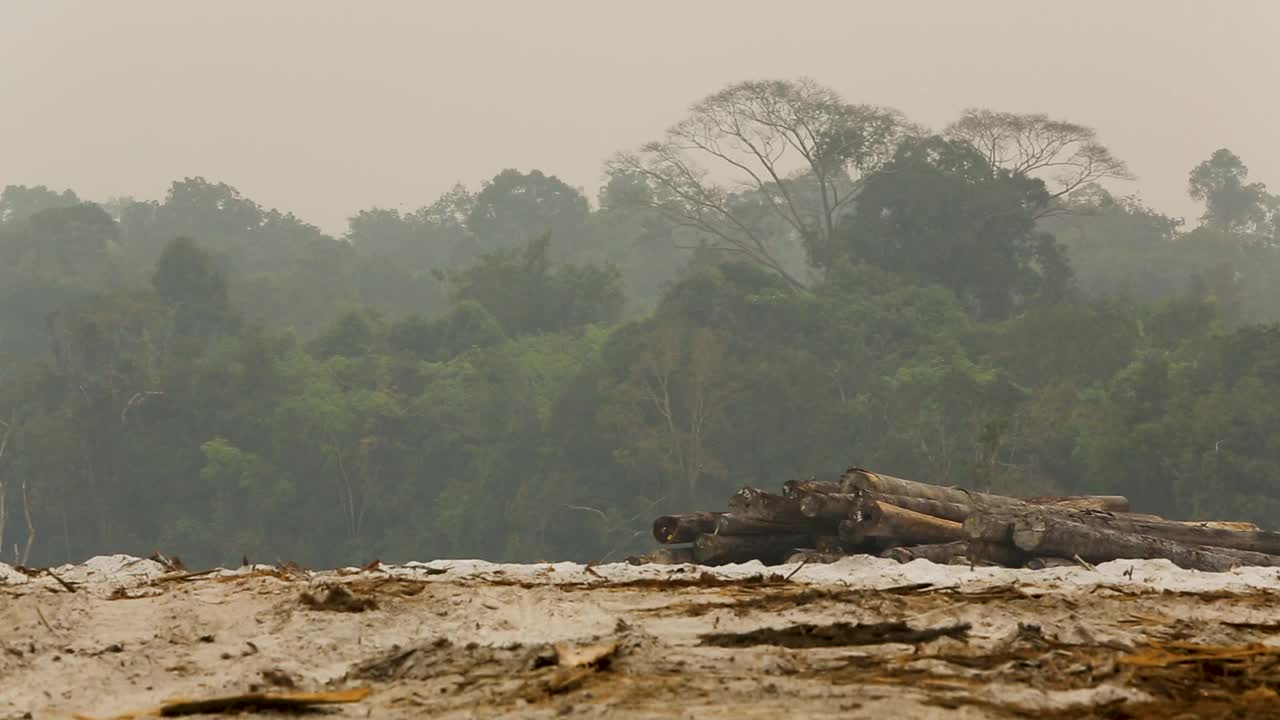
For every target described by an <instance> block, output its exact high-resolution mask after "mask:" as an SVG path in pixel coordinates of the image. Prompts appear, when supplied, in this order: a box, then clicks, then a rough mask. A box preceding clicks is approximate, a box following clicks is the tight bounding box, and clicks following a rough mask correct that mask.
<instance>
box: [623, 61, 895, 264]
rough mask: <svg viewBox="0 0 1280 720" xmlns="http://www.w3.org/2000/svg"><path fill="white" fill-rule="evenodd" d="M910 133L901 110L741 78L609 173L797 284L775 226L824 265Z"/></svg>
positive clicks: (798, 84) (805, 84)
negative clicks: (639, 185)
mask: <svg viewBox="0 0 1280 720" xmlns="http://www.w3.org/2000/svg"><path fill="white" fill-rule="evenodd" d="M908 130H909V127H908V125H907V123H906V122H905V121H904V120H903V118H902V116H901V115H900V114H899V113H898V112H897V111H894V110H890V109H887V108H881V107H876V106H873V105H854V104H851V103H848V102H845V101H844V100H843V99H842V98H841V97H840V96H839V95H837V94H836V93H835V92H834V91H833V90H831V89H829V88H825V87H823V86H821V85H818V84H817V83H815V82H813V81H812V80H808V79H801V80H797V81H786V80H769V81H749V82H741V83H737V84H735V85H730V86H729V87H727V88H725V89H723V90H721V91H720V92H717V93H714V94H712V95H709V96H707V97H706V98H704V99H702V100H701V101H699V102H698V103H697V104H695V105H694V106H693V108H692V110H691V112H690V114H689V116H688V117H686V118H685V119H684V120H682V121H680V122H679V123H677V124H676V125H674V126H672V127H671V128H670V129H669V130H667V133H666V135H665V137H663V138H662V139H661V140H656V141H653V142H650V143H648V144H646V145H644V146H643V147H641V148H640V150H639V152H636V153H620V154H618V155H617V156H615V157H614V158H613V159H612V160H611V161H610V162H609V164H608V170H609V172H610V173H612V174H632V175H636V176H639V177H642V178H644V179H645V180H646V181H647V182H648V184H649V186H650V190H651V192H649V193H635V194H634V195H633V197H634V198H636V199H637V200H638V201H640V202H642V203H644V204H646V205H648V206H650V207H654V208H656V209H658V210H661V211H662V212H663V213H664V214H665V215H666V216H667V217H669V218H670V219H671V220H673V221H675V222H677V223H679V224H682V225H686V226H688V227H691V228H694V229H695V230H697V231H699V232H700V233H702V234H703V235H704V236H706V237H708V238H710V239H712V240H713V241H714V242H715V244H716V245H717V246H719V247H720V248H722V249H724V250H729V251H732V252H734V253H737V254H740V255H741V256H743V257H745V258H747V259H749V260H751V261H752V262H755V263H758V264H759V265H762V266H764V267H766V268H768V269H770V270H771V271H773V272H775V273H777V274H778V275H780V276H782V277H783V278H785V279H786V280H787V282H788V283H790V284H792V285H795V286H799V285H800V284H801V283H800V280H799V279H798V278H797V277H796V275H795V273H794V271H792V270H790V269H789V268H787V267H786V264H785V263H784V261H783V260H782V258H781V257H780V255H779V252H778V249H777V246H776V239H777V233H776V232H774V231H772V226H771V224H770V221H774V223H781V225H782V227H784V228H785V229H786V230H787V231H789V233H790V234H791V235H792V236H793V237H795V238H798V239H799V240H800V241H801V242H802V243H803V244H804V246H805V248H806V250H807V251H808V253H809V256H810V261H811V262H813V263H814V264H815V265H818V266H823V265H825V264H826V263H827V261H828V260H829V257H830V253H831V250H832V246H833V238H834V236H835V232H836V225H837V223H838V220H839V217H840V216H841V214H842V213H843V212H844V211H845V210H846V208H847V207H848V206H849V204H850V203H851V202H852V200H853V198H854V197H855V196H856V194H857V191H858V187H859V185H860V182H861V179H862V178H863V177H864V176H866V175H867V174H869V173H870V172H872V171H874V170H875V169H876V168H878V167H880V166H881V165H882V164H883V163H885V162H886V161H888V160H889V158H891V157H892V155H893V151H894V148H895V147H896V145H897V142H898V140H899V138H900V137H901V136H902V135H903V134H904V133H905V132H907V131H908Z"/></svg>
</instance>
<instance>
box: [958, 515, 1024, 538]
mask: <svg viewBox="0 0 1280 720" xmlns="http://www.w3.org/2000/svg"><path fill="white" fill-rule="evenodd" d="M963 527H964V535H965V537H967V538H969V540H970V542H976V541H980V542H987V543H994V544H997V545H1008V544H1010V543H1012V542H1013V537H1012V535H1013V517H1012V516H1010V515H993V514H986V513H976V514H974V515H970V516H969V517H968V518H966V519H965V521H964V523H963Z"/></svg>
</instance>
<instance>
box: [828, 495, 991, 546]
mask: <svg viewBox="0 0 1280 720" xmlns="http://www.w3.org/2000/svg"><path fill="white" fill-rule="evenodd" d="M847 522H848V523H849V524H850V525H852V526H854V527H855V528H857V532H858V534H860V535H861V536H863V537H893V538H898V539H900V540H903V541H906V542H908V543H911V544H913V545H926V544H932V543H945V542H954V541H956V540H964V539H966V536H965V534H964V530H963V526H962V525H961V524H960V523H958V522H955V521H953V520H944V519H942V518H939V517H934V516H932V515H925V514H924V513H918V512H915V511H914V510H907V509H905V508H900V507H898V506H897V505H893V504H890V503H887V502H881V501H879V500H874V499H872V498H870V497H863V498H860V499H859V501H858V503H857V504H856V506H855V507H854V509H853V512H852V513H851V514H850V515H849V520H848V521H847Z"/></svg>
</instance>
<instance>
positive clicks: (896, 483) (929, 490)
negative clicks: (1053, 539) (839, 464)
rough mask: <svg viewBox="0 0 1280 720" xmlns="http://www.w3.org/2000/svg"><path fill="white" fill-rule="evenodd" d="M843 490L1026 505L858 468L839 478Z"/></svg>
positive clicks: (988, 505) (995, 505)
mask: <svg viewBox="0 0 1280 720" xmlns="http://www.w3.org/2000/svg"><path fill="white" fill-rule="evenodd" d="M840 483H841V485H842V486H843V487H844V490H845V492H853V491H854V490H870V491H871V492H874V493H880V494H882V495H901V496H904V497H913V498H924V499H926V500H937V501H940V502H948V503H956V504H960V505H970V506H977V507H980V508H1000V507H1021V506H1024V505H1026V503H1024V502H1023V501H1021V500H1017V499H1015V498H1011V497H1006V496H1004V495H990V494H987V493H979V492H969V491H967V490H961V489H959V488H949V487H942V486H940V485H930V484H928V483H922V482H915V481H914V480H903V479H902V478H896V477H892V476H889V475H880V474H879V473H873V472H871V471H870V470H864V469H862V468H850V469H849V470H847V471H845V474H844V476H843V477H842V478H841V480H840Z"/></svg>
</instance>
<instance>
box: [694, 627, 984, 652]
mask: <svg viewBox="0 0 1280 720" xmlns="http://www.w3.org/2000/svg"><path fill="white" fill-rule="evenodd" d="M969 628H970V625H969V623H957V624H955V625H944V626H941V627H935V628H925V629H922V630H916V629H913V628H912V627H910V626H909V625H907V624H906V623H905V622H885V623H869V624H861V623H845V622H839V623H832V624H830V625H814V624H811V623H799V624H797V625H788V626H786V627H781V628H760V629H759V630H750V631H748V632H741V633H707V634H704V635H700V636H699V639H700V640H701V641H702V644H703V645H712V646H715V647H728V648H742V647H753V646H755V645H776V646H778V647H785V648H823V647H847V646H852V645H885V644H889V643H909V644H914V643H923V642H929V641H931V640H937V639H938V638H942V637H950V638H959V639H963V638H965V637H966V636H967V635H968V633H969Z"/></svg>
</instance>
